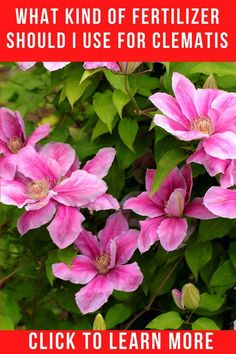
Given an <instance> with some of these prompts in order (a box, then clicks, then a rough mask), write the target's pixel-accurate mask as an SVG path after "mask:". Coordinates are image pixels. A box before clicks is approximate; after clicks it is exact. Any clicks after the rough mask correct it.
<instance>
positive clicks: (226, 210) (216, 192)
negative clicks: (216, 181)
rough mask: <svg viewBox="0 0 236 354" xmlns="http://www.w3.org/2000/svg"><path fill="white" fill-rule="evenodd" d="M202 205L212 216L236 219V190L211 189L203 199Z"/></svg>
mask: <svg viewBox="0 0 236 354" xmlns="http://www.w3.org/2000/svg"><path fill="white" fill-rule="evenodd" d="M203 203H204V205H205V206H206V208H207V209H209V210H210V211H211V212H212V213H213V214H215V215H217V216H220V217H222V218H228V219H235V218H236V208H235V206H236V190H232V189H224V188H222V187H211V188H210V189H209V190H208V191H207V192H206V194H205V196H204V198H203Z"/></svg>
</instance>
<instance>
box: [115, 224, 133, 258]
mask: <svg viewBox="0 0 236 354" xmlns="http://www.w3.org/2000/svg"><path fill="white" fill-rule="evenodd" d="M138 237H139V231H137V230H128V231H123V232H122V233H121V234H120V235H119V236H117V237H116V238H115V239H114V242H115V243H116V264H124V263H127V262H128V261H129V260H130V258H131V257H132V256H133V254H134V252H135V251H136V249H137V247H138Z"/></svg>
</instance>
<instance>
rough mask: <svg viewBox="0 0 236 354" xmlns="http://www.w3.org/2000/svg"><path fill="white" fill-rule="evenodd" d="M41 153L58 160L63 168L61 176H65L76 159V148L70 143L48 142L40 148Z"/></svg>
mask: <svg viewBox="0 0 236 354" xmlns="http://www.w3.org/2000/svg"><path fill="white" fill-rule="evenodd" d="M40 155H42V156H43V157H45V158H50V159H52V160H55V161H57V163H58V164H59V166H60V168H61V176H62V177H64V176H65V175H66V173H67V172H68V170H69V169H70V167H71V166H72V164H73V163H74V161H75V150H74V149H72V147H71V146H70V145H69V144H64V143H59V142H52V143H49V144H46V145H44V146H43V147H42V149H41V150H40Z"/></svg>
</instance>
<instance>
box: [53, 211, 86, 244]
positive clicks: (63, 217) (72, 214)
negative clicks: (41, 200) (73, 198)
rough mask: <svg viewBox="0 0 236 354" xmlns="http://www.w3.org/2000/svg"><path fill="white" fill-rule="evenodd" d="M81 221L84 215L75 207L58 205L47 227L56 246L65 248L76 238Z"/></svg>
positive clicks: (80, 228) (79, 230) (80, 227)
mask: <svg viewBox="0 0 236 354" xmlns="http://www.w3.org/2000/svg"><path fill="white" fill-rule="evenodd" d="M83 221H84V216H83V215H82V214H81V213H80V212H79V210H78V209H77V208H74V207H68V206H65V205H58V206H57V213H56V215H55V217H54V219H53V220H52V222H51V223H50V225H49V226H48V227H47V229H48V231H49V233H50V236H51V238H52V240H53V242H54V243H55V244H56V245H57V247H59V248H66V247H68V246H69V245H71V244H72V243H73V242H74V241H75V240H76V239H77V237H78V235H79V233H80V232H81V230H82V226H81V223H82V222H83Z"/></svg>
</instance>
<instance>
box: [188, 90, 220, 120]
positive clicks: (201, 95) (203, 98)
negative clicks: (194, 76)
mask: <svg viewBox="0 0 236 354" xmlns="http://www.w3.org/2000/svg"><path fill="white" fill-rule="evenodd" d="M222 92H223V91H220V90H216V89H198V90H196V92H195V95H194V103H195V106H196V110H197V115H198V116H199V117H207V116H208V112H209V110H210V109H211V107H212V103H213V101H214V100H215V99H216V98H217V97H219V96H220V95H222Z"/></svg>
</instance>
